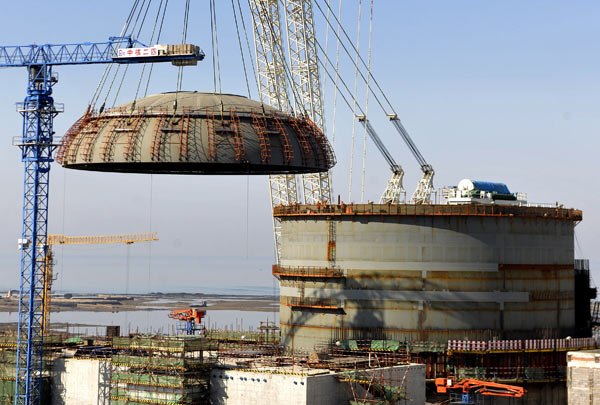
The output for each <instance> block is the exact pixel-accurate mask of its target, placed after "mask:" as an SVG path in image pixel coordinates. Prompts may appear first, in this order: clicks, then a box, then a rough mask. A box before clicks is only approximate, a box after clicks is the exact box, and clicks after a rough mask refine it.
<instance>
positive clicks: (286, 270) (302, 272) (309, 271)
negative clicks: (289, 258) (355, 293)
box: [272, 264, 344, 278]
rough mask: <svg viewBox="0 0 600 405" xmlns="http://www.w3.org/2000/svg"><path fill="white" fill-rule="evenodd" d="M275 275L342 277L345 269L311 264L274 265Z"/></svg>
mask: <svg viewBox="0 0 600 405" xmlns="http://www.w3.org/2000/svg"><path fill="white" fill-rule="evenodd" d="M272 272H273V275H274V276H284V277H323V278H342V277H344V271H343V270H341V269H336V268H331V267H311V266H281V265H278V264H274V265H273V270H272Z"/></svg>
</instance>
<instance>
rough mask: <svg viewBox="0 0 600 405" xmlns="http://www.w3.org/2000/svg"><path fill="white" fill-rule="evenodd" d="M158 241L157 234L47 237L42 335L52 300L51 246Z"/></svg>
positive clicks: (52, 262) (45, 328)
mask: <svg viewBox="0 0 600 405" xmlns="http://www.w3.org/2000/svg"><path fill="white" fill-rule="evenodd" d="M153 240H158V234H157V233H156V232H152V233H130V234H123V235H102V236H66V235H48V242H47V243H48V250H47V253H46V279H45V282H44V291H43V294H42V296H43V301H44V317H43V318H42V319H43V322H42V329H43V331H44V334H46V330H47V328H48V325H49V324H50V301H51V298H52V281H54V275H53V266H54V254H53V252H52V246H54V245H98V244H105V243H125V244H127V245H131V244H132V243H134V242H151V241H153Z"/></svg>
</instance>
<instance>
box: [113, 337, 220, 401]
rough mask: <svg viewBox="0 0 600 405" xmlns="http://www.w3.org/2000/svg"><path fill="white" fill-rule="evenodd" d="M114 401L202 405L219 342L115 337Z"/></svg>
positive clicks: (206, 399) (202, 338)
mask: <svg viewBox="0 0 600 405" xmlns="http://www.w3.org/2000/svg"><path fill="white" fill-rule="evenodd" d="M112 346H113V349H117V350H118V352H117V353H115V354H114V355H113V356H112V357H111V379H110V380H111V387H110V400H111V404H115V405H121V404H169V405H176V404H200V403H207V401H208V400H209V396H210V391H209V381H210V370H211V368H212V367H213V366H214V364H215V363H216V352H217V350H218V347H217V344H216V343H214V342H212V341H209V340H207V339H206V338H205V337H202V336H132V337H115V338H113V345H112Z"/></svg>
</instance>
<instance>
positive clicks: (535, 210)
mask: <svg viewBox="0 0 600 405" xmlns="http://www.w3.org/2000/svg"><path fill="white" fill-rule="evenodd" d="M363 215H364V216H368V215H371V216H373V215H376V216H386V215H389V216H461V215H462V216H484V217H523V218H552V219H563V220H569V221H581V220H582V218H583V214H582V211H581V210H578V209H573V208H563V207H562V206H557V207H543V206H505V205H494V204H490V205H483V204H462V205H448V204H431V205H427V204H419V205H417V204H344V203H340V204H295V205H281V206H278V207H274V208H273V216H274V217H278V218H282V217H302V216H363Z"/></svg>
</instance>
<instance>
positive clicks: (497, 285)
mask: <svg viewBox="0 0 600 405" xmlns="http://www.w3.org/2000/svg"><path fill="white" fill-rule="evenodd" d="M329 221H333V222H334V223H335V224H334V225H335V226H334V227H333V229H334V234H333V235H330V233H331V232H332V231H331V229H332V227H331V226H330V223H328V220H327V217H326V216H324V215H322V216H316V215H315V216H304V217H283V218H282V255H281V265H282V266H287V267H290V268H294V267H300V266H314V267H331V266H332V263H331V262H330V261H329V260H328V256H327V252H328V242H329V240H330V239H333V240H335V245H336V248H335V257H336V258H335V263H334V264H335V266H337V268H340V269H341V270H343V272H344V277H342V278H329V279H325V278H314V277H313V278H308V277H285V276H283V277H281V278H280V287H281V303H282V305H281V308H280V319H281V327H282V335H283V337H284V342H285V344H286V345H288V346H294V347H297V348H304V349H307V350H312V349H313V348H314V347H315V346H316V345H319V344H321V343H324V342H327V341H330V340H332V339H334V340H335V339H342V338H348V339H363V338H364V339H368V338H375V339H377V338H388V339H401V340H404V339H407V340H434V341H440V342H444V341H447V340H448V339H463V338H469V339H480V338H484V339H487V338H490V337H491V336H498V337H499V338H505V339H510V338H515V339H516V338H535V337H540V335H539V331H540V330H544V331H545V333H549V334H550V335H552V336H553V337H554V336H556V337H562V336H566V335H569V334H571V333H572V329H573V327H574V322H575V320H574V271H573V240H574V239H573V230H574V223H573V222H572V221H571V220H565V219H556V218H530V217H525V216H523V217H519V216H505V217H492V216H465V215H462V216H458V215H457V216H451V215H446V216H402V215H395V216H392V215H382V216H376V215H373V216H370V217H360V216H336V217H332V218H331V219H330V220H329ZM306 298H309V299H311V298H315V299H333V300H334V301H335V302H336V303H337V308H329V309H318V308H307V307H302V306H297V305H289V304H288V303H287V302H288V301H289V299H295V300H297V299H300V300H302V299H306ZM490 331H491V334H490Z"/></svg>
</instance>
